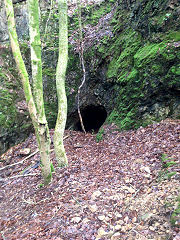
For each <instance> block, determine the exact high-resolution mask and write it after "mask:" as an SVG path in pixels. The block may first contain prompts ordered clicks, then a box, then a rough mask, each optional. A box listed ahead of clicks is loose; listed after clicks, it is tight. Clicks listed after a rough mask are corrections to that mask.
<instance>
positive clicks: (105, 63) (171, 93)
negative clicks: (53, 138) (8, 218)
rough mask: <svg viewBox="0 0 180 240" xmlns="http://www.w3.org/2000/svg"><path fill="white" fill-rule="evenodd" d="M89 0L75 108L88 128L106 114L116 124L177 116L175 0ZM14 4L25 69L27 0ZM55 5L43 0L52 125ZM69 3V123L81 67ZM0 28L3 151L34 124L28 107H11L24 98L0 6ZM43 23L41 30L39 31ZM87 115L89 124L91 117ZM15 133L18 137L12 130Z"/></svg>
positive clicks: (179, 39)
mask: <svg viewBox="0 0 180 240" xmlns="http://www.w3.org/2000/svg"><path fill="white" fill-rule="evenodd" d="M84 2H87V1H84ZM88 3H89V4H90V5H86V6H84V7H83V8H82V20H83V35H84V60H85V67H86V82H85V84H84V85H83V88H82V90H81V94H80V108H81V112H82V115H83V118H84V121H85V122H86V125H87V128H88V130H95V131H97V130H98V128H99V127H100V124H96V123H97V122H98V123H99V122H101V124H103V121H104V120H105V118H106V117H107V118H106V120H107V121H109V122H115V123H116V124H118V126H119V128H120V129H130V128H138V127H139V126H145V125H147V124H149V123H152V122H154V121H159V120H162V119H165V118H167V117H172V118H180V64H179V62H180V51H179V48H180V32H179V22H180V21H179V20H180V19H179V16H180V4H179V1H178V0H158V1H157V0H152V1H148V0H141V1H140V0H118V1H117V0H116V1H115V0H111V1H102V0H101V1H95V2H94V1H88ZM1 5H2V4H1ZM14 7H15V16H16V21H17V32H18V36H19V39H20V41H21V49H22V52H23V56H24V59H25V62H26V65H27V69H28V72H29V73H30V72H31V69H30V67H29V58H30V54H29V47H28V44H29V43H28V38H29V37H28V18H27V9H26V2H25V1H18V0H17V1H14ZM56 7H57V6H54V8H53V11H51V14H50V9H51V7H50V6H49V5H48V4H47V2H46V1H41V10H42V14H41V22H42V24H41V31H42V42H43V52H42V55H43V76H44V90H45V106H46V112H47V117H48V121H49V124H50V127H53V126H54V124H55V119H56V112H57V101H56V87H55V68H56V62H57V56H58V53H57V49H58V38H57V34H58V24H57V21H58V19H57V12H56ZM74 8H75V4H71V6H69V16H70V18H69V35H70V37H69V63H68V70H67V85H66V91H67V97H68V119H67V128H73V129H76V130H80V129H81V128H80V123H79V118H78V113H77V90H78V86H79V85H80V84H81V81H82V70H81V64H80V61H79V46H78V18H77V15H76V12H75V11H74ZM0 29H1V30H0V51H1V57H0V63H1V66H0V81H1V91H2V93H3V95H2V96H3V97H1V99H0V107H1V108H0V109H3V110H0V125H1V129H0V142H1V144H0V153H1V152H3V151H5V150H6V149H7V147H9V146H10V145H11V144H9V141H10V140H9V139H11V140H12V141H11V142H12V143H14V142H15V141H16V140H17V139H18V140H19V139H22V137H20V136H19V135H22V136H23V137H25V136H27V134H29V131H31V130H32V128H31V124H30V121H29V118H28V113H27V110H26V108H25V107H24V108H23V110H22V109H21V108H18V107H17V106H19V105H22V102H23V100H24V98H23V93H22V89H21V87H20V81H19V77H18V74H17V72H16V66H15V63H14V61H13V59H12V56H11V54H10V52H11V51H10V48H9V47H8V33H7V27H6V21H5V13H4V9H3V6H1V11H0ZM44 30H45V31H46V34H43V32H44ZM17 95H18V97H16V96H17ZM90 116H91V117H90ZM102 116H103V118H101V117H102ZM102 119H103V120H102ZM88 120H89V121H88ZM22 121H23V123H22ZM90 122H94V123H95V124H94V125H91V123H90ZM7 123H8V124H7ZM26 124H27V126H26ZM22 126H23V128H22ZM89 128H90V129H89ZM14 133H15V136H17V139H16V140H14V139H12V138H11V137H10V136H11V134H14ZM19 133H20V134H19ZM2 136H3V137H2ZM2 138H3V139H4V140H2ZM2 146H4V147H2ZM5 146H6V147H5Z"/></svg>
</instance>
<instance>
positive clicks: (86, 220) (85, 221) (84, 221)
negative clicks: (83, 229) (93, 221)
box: [82, 218, 90, 224]
mask: <svg viewBox="0 0 180 240" xmlns="http://www.w3.org/2000/svg"><path fill="white" fill-rule="evenodd" d="M89 221H90V220H89V219H88V218H84V219H83V221H82V222H83V223H84V224H85V223H88V222H89Z"/></svg>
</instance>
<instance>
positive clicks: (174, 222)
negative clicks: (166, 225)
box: [170, 195, 180, 228]
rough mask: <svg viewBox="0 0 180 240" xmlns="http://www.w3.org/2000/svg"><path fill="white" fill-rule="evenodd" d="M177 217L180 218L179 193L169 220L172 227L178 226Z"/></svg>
mask: <svg viewBox="0 0 180 240" xmlns="http://www.w3.org/2000/svg"><path fill="white" fill-rule="evenodd" d="M179 218H180V195H179V196H178V197H177V199H176V209H175V210H174V212H173V213H172V215H171V220H170V221H171V224H172V226H173V227H177V228H180V227H179V224H178V220H179Z"/></svg>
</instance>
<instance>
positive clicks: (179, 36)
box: [168, 31, 180, 41]
mask: <svg viewBox="0 0 180 240" xmlns="http://www.w3.org/2000/svg"><path fill="white" fill-rule="evenodd" d="M168 39H170V40H174V41H180V31H172V32H170V33H169V35H168Z"/></svg>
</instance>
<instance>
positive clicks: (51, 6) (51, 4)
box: [44, 0, 53, 39]
mask: <svg viewBox="0 0 180 240" xmlns="http://www.w3.org/2000/svg"><path fill="white" fill-rule="evenodd" d="M52 8H53V0H51V3H50V12H49V16H48V19H47V22H46V26H45V31H44V32H45V33H44V39H45V37H46V35H47V25H48V22H49V20H50V17H51V13H52Z"/></svg>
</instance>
